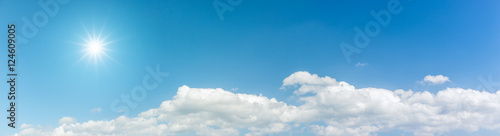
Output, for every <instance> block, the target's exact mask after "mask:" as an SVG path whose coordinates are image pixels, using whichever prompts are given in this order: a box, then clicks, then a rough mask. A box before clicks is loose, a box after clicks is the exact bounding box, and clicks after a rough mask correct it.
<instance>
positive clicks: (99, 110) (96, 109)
mask: <svg viewBox="0 0 500 136" xmlns="http://www.w3.org/2000/svg"><path fill="white" fill-rule="evenodd" d="M101 111H102V108H101V107H98V108H94V109H92V110H90V112H93V113H97V112H101Z"/></svg>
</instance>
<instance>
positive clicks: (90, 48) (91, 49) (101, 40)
mask: <svg viewBox="0 0 500 136" xmlns="http://www.w3.org/2000/svg"><path fill="white" fill-rule="evenodd" d="M85 32H86V34H87V37H80V38H81V39H82V40H83V41H85V42H84V43H79V45H82V46H84V49H83V50H82V51H83V52H84V53H85V54H84V55H83V56H82V58H80V60H82V59H85V58H86V59H88V63H90V62H91V61H93V63H94V64H95V65H97V62H98V61H103V56H105V57H106V58H108V59H110V60H112V61H114V60H113V58H111V57H110V56H109V55H108V54H107V53H106V52H107V51H109V49H107V48H106V46H107V45H109V44H111V43H112V42H106V39H107V37H108V36H104V37H101V36H102V29H101V30H100V31H99V33H97V34H96V32H95V30H93V31H92V33H89V32H88V31H87V29H86V28H85ZM80 60H79V61H80Z"/></svg>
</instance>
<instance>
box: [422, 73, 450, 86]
mask: <svg viewBox="0 0 500 136" xmlns="http://www.w3.org/2000/svg"><path fill="white" fill-rule="evenodd" d="M424 82H427V83H429V84H431V85H437V84H443V83H445V82H450V78H448V77H447V76H443V75H437V76H431V75H427V76H425V77H424V80H423V82H422V83H424Z"/></svg>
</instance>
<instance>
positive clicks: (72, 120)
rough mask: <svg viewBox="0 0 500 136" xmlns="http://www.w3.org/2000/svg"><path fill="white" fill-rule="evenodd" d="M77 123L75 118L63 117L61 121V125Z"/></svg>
mask: <svg viewBox="0 0 500 136" xmlns="http://www.w3.org/2000/svg"><path fill="white" fill-rule="evenodd" d="M75 122H76V119H75V118H72V117H62V118H61V119H60V120H59V125H64V124H73V123H75Z"/></svg>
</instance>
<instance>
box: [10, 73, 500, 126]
mask: <svg viewBox="0 0 500 136" xmlns="http://www.w3.org/2000/svg"><path fill="white" fill-rule="evenodd" d="M282 86H283V88H293V89H294V94H295V95H296V96H297V97H298V98H299V101H300V103H302V104H301V105H297V106H295V105H290V104H287V103H284V102H281V101H278V100H276V99H275V98H268V97H265V96H262V95H252V94H242V93H233V92H229V91H225V90H222V89H219V88H217V89H211V88H190V87H188V86H182V87H180V88H179V89H178V91H177V95H176V96H174V98H173V99H172V100H167V101H164V102H163V103H162V104H161V105H160V107H158V108H155V109H150V110H148V111H145V112H142V113H140V114H139V115H138V116H137V117H134V118H129V117H126V116H120V117H118V118H116V119H113V120H110V121H92V120H91V121H86V122H83V123H77V122H76V119H74V118H69V117H64V118H63V119H61V121H60V123H59V124H60V126H58V127H56V128H54V129H52V128H46V127H41V126H36V127H33V126H31V125H26V124H24V125H22V126H21V129H22V131H21V132H19V133H18V134H16V135H30V134H36V135H55V136H58V135H176V134H186V133H190V132H194V133H196V134H197V135H241V134H240V130H242V129H244V130H248V131H245V132H248V133H245V135H249V136H250V135H266V134H273V133H280V132H288V131H293V129H296V128H298V129H301V128H306V130H307V131H310V132H312V133H315V134H317V135H376V133H377V132H380V131H383V130H392V129H399V130H403V131H407V132H413V133H414V134H415V135H433V134H442V133H447V132H450V131H453V130H465V131H469V132H472V131H477V130H479V129H488V130H500V117H499V116H498V115H500V91H498V92H496V93H489V92H484V91H483V92H480V91H476V90H470V89H462V88H447V89H445V90H441V91H439V92H438V93H436V94H432V93H430V92H413V91H411V90H395V91H391V90H387V89H381V88H359V89H357V88H355V87H354V86H352V85H350V84H348V83H346V82H343V81H340V82H338V81H336V80H335V79H334V78H331V77H328V76H326V77H319V76H318V75H316V74H310V73H308V72H304V71H299V72H296V73H293V74H292V75H290V76H289V77H287V78H285V79H284V80H283V85H282ZM299 127H301V128H299Z"/></svg>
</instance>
